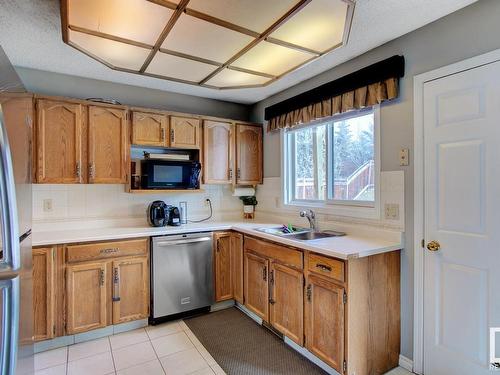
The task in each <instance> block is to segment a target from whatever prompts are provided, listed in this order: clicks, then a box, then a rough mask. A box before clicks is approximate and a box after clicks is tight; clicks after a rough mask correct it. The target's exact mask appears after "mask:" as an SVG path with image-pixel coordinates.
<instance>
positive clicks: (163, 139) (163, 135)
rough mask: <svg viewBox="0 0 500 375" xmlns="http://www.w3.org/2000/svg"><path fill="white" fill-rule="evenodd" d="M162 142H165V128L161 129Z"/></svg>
mask: <svg viewBox="0 0 500 375" xmlns="http://www.w3.org/2000/svg"><path fill="white" fill-rule="evenodd" d="M161 141H162V142H165V128H161Z"/></svg>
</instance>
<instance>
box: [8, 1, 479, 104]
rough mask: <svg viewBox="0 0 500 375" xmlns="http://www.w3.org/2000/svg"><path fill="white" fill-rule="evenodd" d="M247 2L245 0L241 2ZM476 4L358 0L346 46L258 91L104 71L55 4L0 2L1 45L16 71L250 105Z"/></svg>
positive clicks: (57, 4) (104, 67)
mask: <svg viewBox="0 0 500 375" xmlns="http://www.w3.org/2000/svg"><path fill="white" fill-rule="evenodd" d="M240 1H246V0H240ZM476 1H477V0H357V2H356V9H355V11H354V19H353V24H352V29H351V34H350V38H349V42H348V44H347V46H346V47H343V48H340V49H338V50H336V51H333V52H331V53H329V54H327V55H325V56H323V57H321V58H320V59H318V60H316V61H314V62H312V63H310V64H307V65H305V66H304V67H302V68H300V69H298V70H297V71H295V72H293V73H291V74H289V75H287V76H285V77H283V78H281V79H280V80H278V81H277V82H274V83H273V84H271V85H269V86H266V87H260V88H254V89H236V90H221V91H219V90H213V89H207V88H204V87H197V86H192V85H186V84H181V83H175V82H169V81H165V80H160V79H156V78H150V77H143V76H139V75H136V74H129V73H123V72H117V71H113V70H110V69H108V68H107V67H106V66H104V65H101V64H100V63H98V62H97V61H95V60H93V59H91V58H89V57H87V56H86V55H84V54H82V53H81V52H79V51H77V50H76V49H73V48H72V47H70V46H68V45H66V44H64V43H63V41H62V39H61V25H60V18H59V1H58V0H37V1H33V0H0V45H1V46H2V48H3V49H4V50H5V52H6V54H7V56H8V57H9V59H10V60H11V62H12V63H13V64H14V65H15V66H21V67H26V68H34V69H40V70H47V71H51V72H57V73H64V74H70V75H75V76H81V77H88V78H94V79H100V80H104V81H111V82H118V83H126V84H129V85H135V86H142V87H150V88H155V89H160V90H165V91H172V92H178V93H182V94H190V95H196V96H202V97H207V98H213V99H221V100H228V101H233V102H239V103H255V102H258V101H260V100H262V99H265V98H266V97H268V96H270V95H273V94H275V93H277V92H280V91H282V90H284V89H286V88H288V87H290V86H293V85H296V84H297V83H299V82H301V81H303V80H306V79H308V78H311V77H313V76H315V75H317V74H319V73H322V72H324V71H326V70H328V69H330V68H332V67H334V66H336V65H339V64H341V63H343V62H345V61H348V60H350V59H352V58H354V57H356V56H359V55H361V54H362V53H364V52H367V51H369V50H371V49H373V48H375V47H377V46H379V45H381V44H384V43H386V42H388V41H390V40H392V39H395V38H397V37H399V36H401V35H404V34H406V33H408V32H410V31H412V30H415V29H417V28H419V27H422V26H424V25H426V24H428V23H430V22H432V21H434V20H436V19H438V18H441V17H443V16H445V15H447V14H450V13H452V12H454V11H456V10H458V9H461V8H463V7H465V6H467V5H469V4H471V3H474V2H476Z"/></svg>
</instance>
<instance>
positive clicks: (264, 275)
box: [244, 251, 269, 322]
mask: <svg viewBox="0 0 500 375" xmlns="http://www.w3.org/2000/svg"><path fill="white" fill-rule="evenodd" d="M244 268H245V282H244V284H245V286H244V289H245V306H246V307H247V308H248V309H249V310H250V311H252V312H253V313H255V314H256V315H257V316H259V317H260V318H262V319H263V320H264V321H266V322H268V321H269V284H268V273H269V260H267V259H266V258H263V257H260V256H258V255H256V254H253V253H249V252H247V251H245V267H244Z"/></svg>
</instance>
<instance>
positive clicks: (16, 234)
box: [0, 46, 34, 375]
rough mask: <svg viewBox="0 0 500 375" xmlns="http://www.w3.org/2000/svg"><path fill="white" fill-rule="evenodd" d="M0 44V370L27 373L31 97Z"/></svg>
mask: <svg viewBox="0 0 500 375" xmlns="http://www.w3.org/2000/svg"><path fill="white" fill-rule="evenodd" d="M23 92H24V88H23V86H22V83H21V81H20V79H19V77H18V76H17V74H16V72H15V70H14V69H13V68H12V66H11V65H10V63H9V61H8V59H7V56H6V55H5V53H4V52H3V50H2V48H1V46H0V241H1V242H0V247H1V252H0V293H1V294H0V307H1V309H0V311H1V312H0V314H1V328H0V329H1V332H0V336H1V342H0V371H1V375H11V374H18V375H24V374H32V373H34V361H33V303H32V298H33V297H32V292H33V286H32V259H31V200H32V195H31V174H32V171H31V150H32V143H31V142H32V140H31V134H32V126H33V99H32V97H31V96H30V95H28V94H25V93H23Z"/></svg>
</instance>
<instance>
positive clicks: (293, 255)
mask: <svg viewBox="0 0 500 375" xmlns="http://www.w3.org/2000/svg"><path fill="white" fill-rule="evenodd" d="M245 250H249V251H252V252H254V253H257V254H260V255H263V256H265V257H266V258H271V259H273V260H275V261H277V262H279V263H282V264H285V265H288V266H292V267H295V268H298V269H303V268H304V264H303V261H302V251H299V250H294V249H291V248H288V247H285V246H280V245H276V244H273V243H271V242H266V241H260V240H257V239H255V238H251V237H245Z"/></svg>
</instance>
